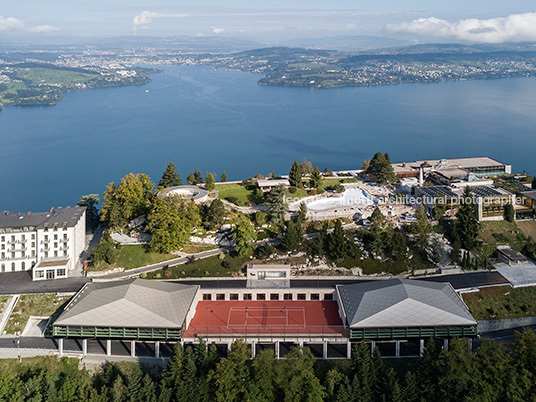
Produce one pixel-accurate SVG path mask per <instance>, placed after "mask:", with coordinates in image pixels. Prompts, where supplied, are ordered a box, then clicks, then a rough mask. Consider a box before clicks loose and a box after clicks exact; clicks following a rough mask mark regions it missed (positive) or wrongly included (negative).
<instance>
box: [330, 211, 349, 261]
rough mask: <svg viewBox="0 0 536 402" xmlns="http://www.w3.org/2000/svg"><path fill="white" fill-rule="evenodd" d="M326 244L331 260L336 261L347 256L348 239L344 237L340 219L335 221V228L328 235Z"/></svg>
mask: <svg viewBox="0 0 536 402" xmlns="http://www.w3.org/2000/svg"><path fill="white" fill-rule="evenodd" d="M328 244H329V254H330V256H331V258H333V259H336V260H338V259H342V258H346V257H347V256H348V237H346V233H345V232H344V229H343V227H342V222H341V220H340V219H337V220H336V221H335V227H334V229H333V232H332V233H331V234H330V235H329V239H328Z"/></svg>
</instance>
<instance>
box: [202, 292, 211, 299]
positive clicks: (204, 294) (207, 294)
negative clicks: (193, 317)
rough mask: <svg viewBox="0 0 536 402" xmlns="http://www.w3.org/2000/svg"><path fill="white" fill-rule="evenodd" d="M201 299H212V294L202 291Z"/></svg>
mask: <svg viewBox="0 0 536 402" xmlns="http://www.w3.org/2000/svg"><path fill="white" fill-rule="evenodd" d="M203 300H212V295H211V294H210V293H203Z"/></svg>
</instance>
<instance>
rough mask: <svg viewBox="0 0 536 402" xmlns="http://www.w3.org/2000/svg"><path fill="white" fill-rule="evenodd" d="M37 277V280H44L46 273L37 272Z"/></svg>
mask: <svg viewBox="0 0 536 402" xmlns="http://www.w3.org/2000/svg"><path fill="white" fill-rule="evenodd" d="M35 277H36V278H44V277H45V271H35Z"/></svg>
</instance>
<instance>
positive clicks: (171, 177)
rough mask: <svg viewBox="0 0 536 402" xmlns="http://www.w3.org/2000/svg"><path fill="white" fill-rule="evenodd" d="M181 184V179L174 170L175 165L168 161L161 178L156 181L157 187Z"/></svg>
mask: <svg viewBox="0 0 536 402" xmlns="http://www.w3.org/2000/svg"><path fill="white" fill-rule="evenodd" d="M181 184H182V179H181V177H180V175H179V174H178V173H177V171H176V170H175V165H174V164H173V162H169V163H168V165H167V167H166V170H164V173H163V174H162V178H161V179H160V181H159V182H158V188H168V187H173V186H180V185H181Z"/></svg>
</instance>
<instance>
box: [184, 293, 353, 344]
mask: <svg viewBox="0 0 536 402" xmlns="http://www.w3.org/2000/svg"><path fill="white" fill-rule="evenodd" d="M343 334H344V327H343V325H342V322H341V319H340V318H339V313H338V308H337V302H335V301H200V302H199V303H198V304H197V307H196V312H195V316H194V318H193V319H192V321H191V322H190V326H189V327H188V328H187V329H186V331H185V333H184V337H185V338H195V337H200V336H201V337H206V336H207V335H208V336H212V337H213V336H240V337H244V336H259V335H264V336H266V335H267V336H270V335H273V336H285V335H299V336H309V335H310V336H322V335H330V336H342V335H343Z"/></svg>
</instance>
